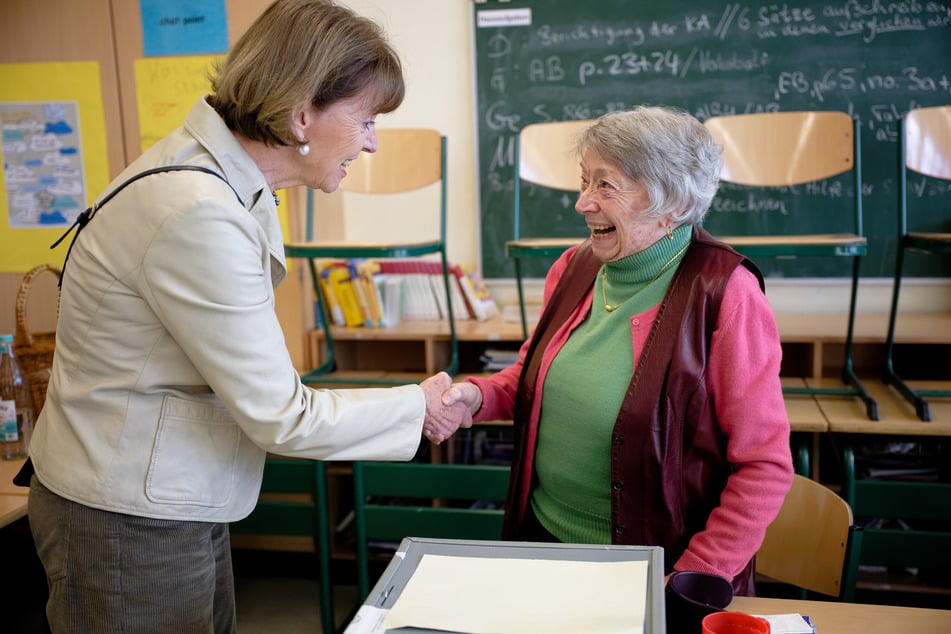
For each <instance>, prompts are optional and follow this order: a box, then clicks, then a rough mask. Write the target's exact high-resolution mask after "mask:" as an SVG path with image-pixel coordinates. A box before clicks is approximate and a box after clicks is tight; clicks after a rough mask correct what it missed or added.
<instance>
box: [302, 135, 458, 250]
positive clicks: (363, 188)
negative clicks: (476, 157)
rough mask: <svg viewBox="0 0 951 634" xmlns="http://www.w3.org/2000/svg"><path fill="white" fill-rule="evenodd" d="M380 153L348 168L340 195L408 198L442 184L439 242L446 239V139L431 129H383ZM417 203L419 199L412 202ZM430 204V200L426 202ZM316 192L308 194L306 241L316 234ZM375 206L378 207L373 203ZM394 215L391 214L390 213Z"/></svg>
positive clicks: (341, 185) (440, 192)
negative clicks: (419, 191) (408, 195)
mask: <svg viewBox="0 0 951 634" xmlns="http://www.w3.org/2000/svg"><path fill="white" fill-rule="evenodd" d="M377 146H378V150H377V151H376V152H374V153H372V154H368V153H362V154H360V156H359V158H357V160H355V161H353V163H351V164H350V166H349V167H348V168H347V177H346V178H344V179H343V180H342V181H341V182H340V187H339V188H338V191H339V192H341V194H340V195H345V194H346V193H352V194H375V195H376V194H408V193H409V192H413V191H416V190H419V189H422V188H424V187H428V186H430V185H434V184H436V183H439V196H440V209H439V225H440V231H439V233H440V240H441V241H442V242H443V243H445V238H446V230H445V224H446V205H447V198H446V196H447V185H446V183H447V179H446V178H445V177H444V176H445V174H446V149H447V148H446V138H445V137H444V136H442V135H441V134H440V133H439V132H438V131H437V130H432V129H429V128H382V129H380V130H377ZM413 200H416V199H413ZM427 200H428V199H427ZM317 204H318V203H317V202H316V201H315V197H314V192H313V191H310V190H308V197H307V213H306V227H305V238H306V239H307V240H313V239H318V240H320V239H321V237H320V236H319V235H316V234H315V215H316V205H317ZM371 204H373V205H374V206H376V205H377V203H371ZM387 214H388V215H390V216H391V215H392V212H391V211H387Z"/></svg>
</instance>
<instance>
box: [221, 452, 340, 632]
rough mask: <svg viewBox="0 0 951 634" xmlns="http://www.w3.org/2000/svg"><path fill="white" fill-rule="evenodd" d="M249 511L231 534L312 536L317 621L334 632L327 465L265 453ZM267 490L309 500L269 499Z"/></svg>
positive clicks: (233, 526) (327, 629)
mask: <svg viewBox="0 0 951 634" xmlns="http://www.w3.org/2000/svg"><path fill="white" fill-rule="evenodd" d="M261 492H262V493H263V494H265V497H264V498H263V499H260V500H258V503H257V506H255V508H254V510H253V511H252V512H251V514H250V515H249V516H248V517H246V518H244V519H243V520H240V521H238V522H234V523H232V524H231V526H230V532H231V533H232V534H250V535H291V536H300V537H313V538H314V549H315V550H316V552H317V557H318V560H319V561H318V574H319V581H320V623H321V629H322V630H323V632H324V634H333V633H334V631H335V629H334V628H335V624H334V599H333V580H332V578H331V574H330V535H329V533H328V527H329V518H328V511H327V467H326V465H325V464H324V463H323V462H320V461H317V460H299V459H294V458H276V457H268V459H267V462H266V463H265V465H264V481H263V483H262V485H261ZM268 493H278V494H302V495H308V496H310V497H311V500H310V501H303V500H302V501H292V500H289V499H281V500H276V499H275V500H270V499H267V495H266V494H268Z"/></svg>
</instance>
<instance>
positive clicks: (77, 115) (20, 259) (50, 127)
mask: <svg viewBox="0 0 951 634" xmlns="http://www.w3.org/2000/svg"><path fill="white" fill-rule="evenodd" d="M0 123H2V126H3V128H2V129H3V145H2V147H3V149H2V158H3V178H2V179H0V244H2V245H3V248H0V271H4V272H19V271H26V270H29V269H31V268H32V267H34V266H36V265H37V264H44V263H53V264H58V263H59V262H60V261H61V259H62V256H61V255H55V254H52V255H51V252H50V250H49V246H50V244H52V243H53V242H54V241H55V240H56V239H57V238H58V237H59V236H60V235H61V234H62V233H63V232H64V231H65V230H66V228H67V227H68V226H69V225H71V224H72V223H73V221H74V220H75V219H76V217H77V216H78V215H79V214H80V213H81V212H82V211H83V210H84V209H85V208H86V207H87V206H89V203H90V202H91V199H92V198H93V197H95V196H96V195H97V194H98V192H99V191H101V190H102V189H103V188H104V187H105V186H106V185H107V184H108V183H109V159H108V156H107V148H106V126H105V116H104V115H103V109H102V89H101V85H100V75H99V64H98V63H97V62H56V63H37V64H0Z"/></svg>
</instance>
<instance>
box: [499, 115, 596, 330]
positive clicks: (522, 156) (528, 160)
mask: <svg viewBox="0 0 951 634" xmlns="http://www.w3.org/2000/svg"><path fill="white" fill-rule="evenodd" d="M593 123H594V121H593V120H590V119H586V120H580V121H552V122H546V123H533V124H530V125H527V126H525V127H524V128H522V129H521V130H520V131H519V133H518V136H516V137H515V188H514V191H515V194H514V200H513V202H514V223H515V224H514V227H513V232H512V239H511V240H509V241H507V242H506V243H505V254H506V256H507V257H509V258H510V259H511V260H512V262H513V263H514V265H515V283H516V287H517V290H518V306H519V311H520V315H521V319H522V334H523V336H524V337H525V338H526V339H527V338H528V334H529V331H528V318H527V317H526V314H525V289H524V286H523V278H522V258H549V259H555V258H557V257H558V256H560V255H561V254H562V253H564V252H565V251H566V250H568V249H569V248H570V247H572V246H574V245H576V244H579V243H580V242H581V241H582V239H581V238H544V237H531V238H529V237H523V236H522V228H521V221H522V184H523V183H530V184H532V185H535V186H538V187H546V188H548V189H556V190H561V191H570V192H573V193H575V194H576V195H577V193H578V188H579V186H580V183H581V168H580V167H578V163H579V161H578V157H577V156H576V155H575V153H574V143H573V139H574V137H576V136H577V135H578V133H579V132H581V131H582V130H583V129H585V128H587V127H588V126H590V125H591V124H593Z"/></svg>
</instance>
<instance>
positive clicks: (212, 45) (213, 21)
mask: <svg viewBox="0 0 951 634" xmlns="http://www.w3.org/2000/svg"><path fill="white" fill-rule="evenodd" d="M139 8H140V11H141V13H142V42H143V44H144V50H145V55H146V57H150V56H154V55H191V54H203V53H223V52H225V51H227V50H228V16H227V10H226V8H225V0H197V1H196V0H139Z"/></svg>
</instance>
